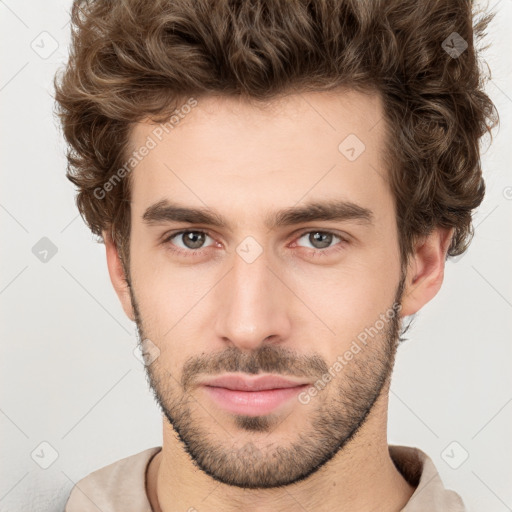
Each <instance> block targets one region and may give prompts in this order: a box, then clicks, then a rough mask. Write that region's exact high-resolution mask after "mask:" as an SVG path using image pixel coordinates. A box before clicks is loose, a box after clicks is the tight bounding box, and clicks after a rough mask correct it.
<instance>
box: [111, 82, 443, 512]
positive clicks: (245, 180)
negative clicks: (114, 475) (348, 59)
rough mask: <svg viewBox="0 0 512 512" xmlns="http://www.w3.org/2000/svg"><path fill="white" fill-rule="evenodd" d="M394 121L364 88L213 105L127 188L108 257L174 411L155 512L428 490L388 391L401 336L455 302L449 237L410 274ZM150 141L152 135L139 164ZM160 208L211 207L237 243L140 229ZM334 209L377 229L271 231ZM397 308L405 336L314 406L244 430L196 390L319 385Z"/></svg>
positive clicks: (352, 364) (353, 505) (337, 506)
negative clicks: (392, 162)
mask: <svg viewBox="0 0 512 512" xmlns="http://www.w3.org/2000/svg"><path fill="white" fill-rule="evenodd" d="M382 112H383V110H382V104H381V100H380V97H379V96H378V95H376V94H362V93H360V92H355V91H350V90H343V91H336V92H335V93H333V92H309V93H304V94H291V95H288V96H286V97H283V98H279V99H278V100H275V101H273V102H271V103H268V104H266V105H265V106H263V105H256V104H253V103H248V102H247V101H243V100H239V99H235V98H226V97H224V98H221V97H213V96H210V97H204V98H200V99H199V100H198V105H197V107H195V108H194V109H193V110H192V112H191V113H189V114H188V115H187V116H186V117H185V119H183V120H182V121H181V122H180V124H179V125H178V126H177V127H176V128H175V129H174V130H172V131H170V132H169V133H168V134H166V135H165V136H164V137H163V138H162V141H160V142H159V143H158V145H157V146H156V147H155V148H154V149H152V150H151V151H150V152H149V154H148V155H147V156H145V157H144V159H143V160H142V161H141V162H140V163H139V164H138V165H137V166H136V167H135V169H134V170H133V172H132V173H131V175H130V179H131V187H132V202H131V223H132V225H131V236H130V264H129V268H126V269H125V268H123V262H122V260H121V258H120V256H119V253H118V251H117V249H116V246H115V245H114V244H113V242H112V239H111V238H110V236H109V234H108V232H107V231H105V232H104V241H105V245H106V254H107V263H108V268H109V273H110V277H111V280H112V283H113V286H114V288H115V290H116V292H117V294H118V296H119V299H120V301H121V304H122V306H123V308H124V311H125V312H126V314H127V315H128V317H129V318H130V319H132V320H134V321H136V322H137V327H138V330H139V335H140V337H141V340H143V339H149V340H151V342H152V344H153V346H155V347H157V348H158V350H159V351H160V354H159V356H158V357H157V358H156V359H155V360H154V362H152V363H151V364H150V365H148V366H147V371H148V377H149V380H150V384H151V387H152V389H153V392H154V394H155V398H156V400H157V402H158V403H159V405H160V407H161V408H162V412H163V446H162V451H161V452H160V453H159V454H158V455H157V456H155V457H154V458H153V459H152V461H151V464H150V465H149V469H148V472H147V492H148V497H149V500H150V502H151V505H152V507H153V509H154V510H155V511H157V512H158V511H163V512H173V511H178V510H180V511H183V510H189V509H190V510H193V509H192V508H191V507H194V508H195V509H197V510H199V511H201V512H209V511H212V512H213V511H218V510H223V511H232V510H244V511H249V512H260V511H268V510H273V511H295V510H315V511H316V512H322V511H327V510H329V511H331V510H351V511H354V512H357V511H366V512H368V511H374V510H375V511H377V510H378V511H380V512H387V511H398V510H400V509H401V508H402V507H403V506H405V504H406V503H407V501H408V500H409V498H410V497H411V495H412V493H413V492H414V488H413V487H412V486H411V485H409V484H408V483H407V482H406V481H405V479H404V478H403V477H402V475H401V474H400V473H399V472H398V471H397V469H396V468H395V466H394V464H393V461H392V460H391V458H390V456H389V451H388V444H387V410H388V399H389V384H390V378H391V372H392V367H393V364H394V360H395V353H396V347H397V338H398V334H399V329H400V326H401V320H402V318H403V317H405V316H409V315H412V314H414V313H416V312H417V311H418V310H419V309H421V308H422V307H423V306H424V305H425V304H426V303H427V302H428V301H430V300H431V299H432V298H433V297H434V296H435V295H436V293H437V292H438V290H439V288H440V287H441V284H442V281H443V273H444V262H445V256H446V251H447V249H448V246H449V243H450V239H451V236H452V234H453V230H447V229H441V228H436V229H434V230H433V231H432V233H431V234H430V235H428V236H427V237H423V238H422V239H420V240H418V241H417V243H416V246H415V250H414V252H413V254H412V255H411V256H410V259H409V261H408V262H407V264H406V265H405V266H404V267H403V273H402V272H401V270H402V268H401V262H400V253H399V244H398V232H397V226H396V215H395V208H394V202H393V196H392V193H391V191H390V189H389V186H388V184H387V181H386V176H387V171H386V169H385V168H384V167H383V163H382V151H383V148H384V147H385V144H386V133H385V123H384V122H382ZM154 128H155V126H154V125H152V124H150V123H149V122H146V121H144V122H140V123H138V124H137V125H136V126H135V128H134V129H133V131H132V133H131V136H130V141H131V144H132V145H133V148H137V147H140V146H142V145H143V144H144V142H145V141H146V140H147V137H148V135H151V133H152V130H153V129H154ZM348 134H356V135H357V137H358V138H359V139H360V140H361V141H363V143H364V145H365V150H364V152H363V153H362V154H361V155H360V156H359V157H358V158H357V159H356V160H354V161H349V160H348V159H347V158H345V156H344V155H343V154H341V153H340V151H339V150H338V146H339V144H340V142H342V140H343V139H345V137H346V136H347V135H348ZM164 199H167V200H169V201H173V202H178V203H179V204H180V205H183V206H186V207H199V208H201V207H205V206H207V207H209V208H211V209H213V210H216V211H218V212H219V213H220V214H222V215H223V216H224V217H226V219H227V220H228V221H229V223H230V227H229V228H228V227H226V228H217V227H215V228H212V227H211V226H208V225H204V224H190V223H186V222H169V221H165V222H163V221H162V222H154V223H152V224H151V225H149V224H148V223H146V222H144V221H143V218H142V217H143V215H144V212H145V211H146V210H147V209H148V208H149V207H150V206H151V205H153V204H155V203H157V202H159V201H161V200H164ZM336 199H343V200H347V201H352V202H354V203H356V204H358V205H361V206H363V207H365V208H368V209H371V210H372V212H373V224H371V225H368V224H365V223H363V222H361V221H360V220H354V219H346V220H342V221H339V220H327V221H326V220H319V221H311V222H305V223H301V224H298V225H293V226H286V227H279V228H276V229H272V230H269V229H268V228H267V227H266V226H265V224H264V219H265V216H266V215H267V214H268V212H271V211H274V210H281V209H284V208H287V207H292V206H297V205H302V204H304V203H306V202H309V201H319V202H322V201H326V200H336ZM180 229H187V230H190V231H194V230H195V231H197V230H202V231H205V232H207V235H208V236H206V237H205V238H204V241H203V243H202V245H201V244H198V245H196V246H192V245H190V242H189V244H188V245H187V244H186V240H185V237H183V236H178V237H175V238H174V239H170V238H169V237H170V235H171V234H174V233H176V232H177V231H179V230H180ZM318 231H320V232H321V233H325V232H330V233H334V234H335V235H337V236H338V235H339V236H342V237H344V238H345V241H342V240H341V239H339V238H336V236H335V237H333V238H332V239H329V240H328V241H327V242H326V246H325V245H324V246H322V245H321V244H320V243H318V242H316V243H315V240H314V239H313V238H312V235H311V236H309V235H310V234H311V233H313V234H314V233H317V232H318ZM248 236H251V237H253V238H254V239H255V240H256V241H257V243H258V244H259V246H260V247H261V249H262V252H261V254H260V255H259V256H258V257H257V258H256V259H255V260H254V261H252V262H250V263H248V262H247V261H246V260H245V259H244V258H242V257H240V256H239V253H237V250H236V249H237V247H238V246H239V244H241V243H242V242H243V241H244V240H245V239H246V237H248ZM196 243H197V242H196ZM172 247H174V248H175V249H177V250H179V249H181V250H182V251H183V253H181V254H177V253H175V252H173V251H172V250H171V248H172ZM194 247H197V248H194ZM242 247H243V245H242ZM251 247H253V248H252V249H250V250H254V246H251ZM335 247H337V248H339V249H340V250H339V251H335V250H333V248H335ZM187 251H188V252H187ZM194 251H196V253H197V251H202V252H201V253H199V255H196V256H191V254H192V253H193V252H194ZM322 251H324V256H322V255H320V253H321V252H322ZM314 253H316V256H313V254H314ZM397 304H399V310H396V314H395V316H394V317H393V318H394V321H391V320H390V321H388V322H386V324H385V327H384V328H381V329H379V330H378V333H377V334H376V335H374V336H373V337H372V338H371V342H369V343H368V344H367V345H365V346H363V345H361V344H360V345H361V350H360V351H359V352H358V353H357V354H355V355H354V356H353V358H351V360H348V361H345V362H346V364H345V365H344V366H343V369H342V370H341V371H339V372H337V373H336V376H335V377H334V378H332V380H331V381H330V382H328V383H327V385H326V386H325V387H324V388H323V389H322V390H321V391H319V392H318V393H317V394H316V396H313V397H311V400H310V402H309V403H308V404H304V403H301V402H300V401H299V400H296V399H292V400H290V401H289V402H287V403H286V404H285V405H284V406H282V407H280V408H279V409H277V410H275V411H273V413H272V414H269V415H263V416H257V417H246V416H239V415H235V414H232V413H229V412H226V411H225V410H223V409H221V408H220V407H218V406H217V404H216V403H215V402H213V401H212V400H211V399H210V397H209V396H208V395H207V394H206V393H205V391H204V389H202V388H201V386H199V384H198V382H199V380H200V379H204V378H207V377H212V376H214V375H216V374H221V373H226V372H229V371H230V369H233V368H234V367H235V364H237V365H238V366H237V367H238V368H240V369H241V371H242V373H247V374H248V373H249V372H250V371H253V372H257V371H260V373H276V374H282V375H284V376H287V377H294V376H295V377H297V378H298V377H300V378H302V379H304V378H306V379H307V380H308V382H309V383H311V384H314V383H315V382H316V381H317V379H319V378H321V377H322V375H323V374H324V370H326V369H327V368H330V367H332V366H333V364H334V363H335V361H336V360H337V358H338V356H340V355H343V354H344V353H346V351H347V350H348V349H349V348H350V347H351V345H352V343H353V341H354V340H356V339H357V336H358V334H360V333H361V332H363V331H364V330H365V328H367V327H369V326H374V325H376V321H377V320H378V319H379V318H382V317H379V315H382V314H384V313H386V312H387V311H390V308H392V307H393V305H395V306H396V305H397ZM400 306H401V307H400ZM391 311H393V310H391ZM221 356H224V357H221ZM338 360H339V359H338ZM185 370H186V371H185ZM286 372H288V373H286ZM185 376H186V377H187V378H186V379H184V377H185ZM173 425H174V428H173Z"/></svg>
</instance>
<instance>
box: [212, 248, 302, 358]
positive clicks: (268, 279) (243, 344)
mask: <svg viewBox="0 0 512 512" xmlns="http://www.w3.org/2000/svg"><path fill="white" fill-rule="evenodd" d="M232 264H233V268H232V269H231V271H230V272H229V273H228V274H227V275H226V277H225V278H224V279H223V280H222V281H221V283H220V286H218V287H216V297H215V301H216V304H218V305H219V306H218V310H217V312H216V335H217V336H218V337H219V338H220V339H222V340H223V341H224V342H225V343H230V344H232V345H234V346H236V347H237V348H239V349H241V350H255V349H257V348H259V347H260V346H261V345H263V344H264V343H269V342H270V341H266V340H272V342H273V343H275V342H276V341H277V340H279V341H282V340H285V339H287V338H288V337H289V333H290V329H291V326H290V309H289V308H290V300H291V296H292V293H291V292H290V290H289V289H288V288H287V287H286V286H285V285H284V284H283V283H282V282H281V280H280V279H279V278H277V277H276V275H275V270H274V271H273V269H271V268H269V267H270V264H269V261H268V258H267V257H266V255H265V252H263V253H262V254H261V255H260V256H259V257H258V258H257V259H256V260H255V261H252V262H250V263H249V262H247V261H245V260H244V259H243V258H242V257H240V256H239V255H238V254H237V253H235V254H234V256H233V263H232Z"/></svg>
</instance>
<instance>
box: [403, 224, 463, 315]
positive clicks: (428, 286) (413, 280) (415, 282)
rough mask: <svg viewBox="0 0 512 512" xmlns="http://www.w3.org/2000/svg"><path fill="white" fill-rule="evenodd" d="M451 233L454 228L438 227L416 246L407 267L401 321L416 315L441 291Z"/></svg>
mask: <svg viewBox="0 0 512 512" xmlns="http://www.w3.org/2000/svg"><path fill="white" fill-rule="evenodd" d="M453 232H454V228H440V227H438V228H435V229H434V230H433V231H432V232H431V233H430V234H429V235H428V236H426V237H424V238H422V239H421V240H420V241H419V242H418V243H417V245H416V247H415V249H414V252H413V254H411V256H410V260H409V265H408V267H407V276H406V286H405V289H404V294H403V297H402V309H401V316H402V317H405V316H409V315H413V314H414V313H416V312H418V311H419V310H420V309H421V308H422V307H423V306H424V305H425V304H426V303H427V302H429V301H430V300H431V299H433V298H434V297H435V296H436V294H437V292H438V291H439V289H440V288H441V285H442V283H443V278H444V267H445V261H446V253H447V251H448V248H449V247H450V243H451V240H452V236H453Z"/></svg>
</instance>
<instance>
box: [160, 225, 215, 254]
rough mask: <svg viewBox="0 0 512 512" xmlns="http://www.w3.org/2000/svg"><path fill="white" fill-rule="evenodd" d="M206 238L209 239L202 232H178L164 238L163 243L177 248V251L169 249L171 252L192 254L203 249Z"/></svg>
mask: <svg viewBox="0 0 512 512" xmlns="http://www.w3.org/2000/svg"><path fill="white" fill-rule="evenodd" d="M206 238H211V237H210V236H209V235H208V234H207V233H206V232H204V231H195V230H194V231H179V232H178V233H173V234H171V235H169V236H168V237H166V238H165V240H164V241H163V243H164V244H168V245H169V246H177V247H178V248H177V249H175V248H173V247H171V250H173V251H176V252H188V253H194V252H200V250H201V249H203V248H204V247H203V244H204V242H205V239H206ZM175 239H176V241H174V242H173V240H175ZM179 242H181V243H182V245H180V243H179Z"/></svg>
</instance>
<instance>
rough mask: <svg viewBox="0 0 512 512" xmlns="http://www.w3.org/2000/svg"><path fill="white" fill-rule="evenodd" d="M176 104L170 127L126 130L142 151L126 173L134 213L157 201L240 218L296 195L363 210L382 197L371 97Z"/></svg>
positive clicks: (379, 128) (323, 95)
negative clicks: (177, 113) (178, 113)
mask: <svg viewBox="0 0 512 512" xmlns="http://www.w3.org/2000/svg"><path fill="white" fill-rule="evenodd" d="M178 109H179V106H178ZM185 110H186V111H187V113H185V114H182V115H181V116H180V120H179V123H177V124H175V125H174V127H173V128H172V127H171V129H167V130H162V125H160V127H159V125H158V124H154V123H149V122H140V123H138V124H136V125H135V127H134V129H133V130H132V133H131V135H130V146H131V147H130V151H139V153H141V151H140V149H141V148H143V147H144V146H147V147H150V150H148V151H144V153H145V156H143V157H142V158H140V157H139V159H138V160H137V161H136V165H135V166H134V169H133V171H132V173H131V189H132V211H133V212H135V214H137V215H138V216H139V217H141V216H143V214H144V212H145V211H146V210H147V208H149V207H151V206H152V205H154V204H156V203H158V202H160V201H163V200H170V201H172V202H173V203H180V204H184V205H185V204H186V205H190V206H196V207H211V208H213V209H215V210H217V211H220V210H223V211H224V212H225V213H226V216H229V214H230V213H233V214H235V212H237V213H236V215H240V214H241V215H245V216H247V219H250V218H252V217H251V216H254V215H259V212H260V211H261V212H262V213H265V212H266V211H267V210H268V209H269V208H270V209H272V208H275V209H277V208H278V207H287V206H290V205H294V204H296V203H298V202H300V201H301V200H307V201H308V202H311V201H315V202H316V201H317V200H321V199H322V198H324V199H326V200H340V199H342V200H347V201H352V202H355V203H357V204H361V206H363V207H368V206H370V205H371V203H372V202H375V201H377V200H378V198H379V196H380V201H381V202H382V196H383V195H387V196H389V192H388V186H387V183H386V174H387V171H386V170H385V169H384V167H383V161H382V154H383V150H384V144H385V133H384V127H385V123H384V122H382V121H383V110H382V103H381V99H380V96H379V95H377V94H363V93H360V92H356V91H352V90H348V91H347V90H344V91H330V92H308V93H301V94H291V95H288V96H286V97H282V98H280V99H278V100H274V101H270V102H267V103H264V104H263V103H260V104H258V103H255V102H248V101H245V100H242V99H239V98H233V97H204V98H198V99H197V104H196V105H195V106H194V107H193V108H191V109H190V108H189V109H184V110H183V112H185ZM164 126H167V128H169V127H170V125H169V124H167V125H164ZM388 199H389V197H388ZM230 209H231V212H230Z"/></svg>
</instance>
